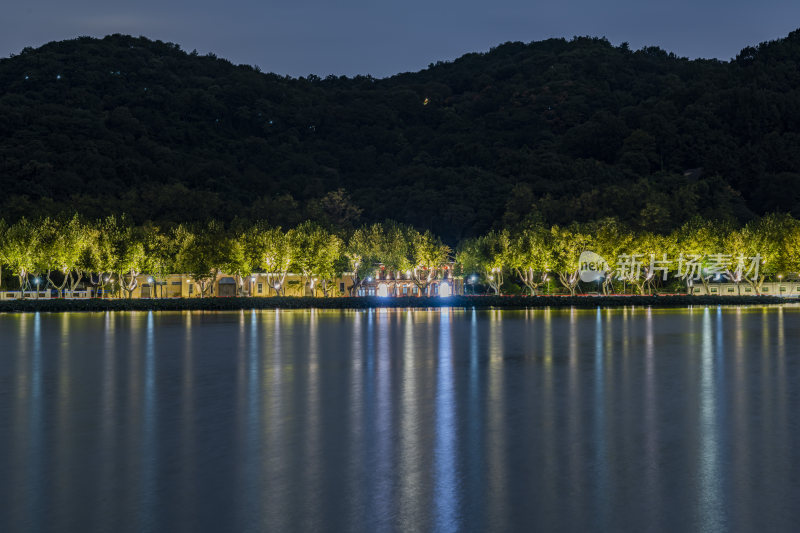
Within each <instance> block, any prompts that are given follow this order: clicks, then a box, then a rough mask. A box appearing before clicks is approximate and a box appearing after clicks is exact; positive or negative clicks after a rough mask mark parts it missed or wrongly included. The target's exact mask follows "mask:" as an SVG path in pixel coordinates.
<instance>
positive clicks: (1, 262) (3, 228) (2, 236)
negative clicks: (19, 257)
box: [0, 218, 8, 286]
mask: <svg viewBox="0 0 800 533" xmlns="http://www.w3.org/2000/svg"><path fill="white" fill-rule="evenodd" d="M7 232H8V224H6V221H5V220H3V219H2V218H0V286H2V285H3V267H4V266H6V265H8V254H7V252H6V233H7Z"/></svg>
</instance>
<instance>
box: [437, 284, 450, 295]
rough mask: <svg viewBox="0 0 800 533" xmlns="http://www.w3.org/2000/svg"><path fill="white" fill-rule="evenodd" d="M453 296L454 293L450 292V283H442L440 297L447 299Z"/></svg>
mask: <svg viewBox="0 0 800 533" xmlns="http://www.w3.org/2000/svg"><path fill="white" fill-rule="evenodd" d="M451 294H452V291H451V290H450V284H449V283H441V284H440V285H439V297H440V298H447V297H448V296H450V295H451Z"/></svg>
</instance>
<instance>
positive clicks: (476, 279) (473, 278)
mask: <svg viewBox="0 0 800 533" xmlns="http://www.w3.org/2000/svg"><path fill="white" fill-rule="evenodd" d="M470 280H471V281H472V283H475V282H476V281H478V276H475V275H473V276H472V277H471V278H470Z"/></svg>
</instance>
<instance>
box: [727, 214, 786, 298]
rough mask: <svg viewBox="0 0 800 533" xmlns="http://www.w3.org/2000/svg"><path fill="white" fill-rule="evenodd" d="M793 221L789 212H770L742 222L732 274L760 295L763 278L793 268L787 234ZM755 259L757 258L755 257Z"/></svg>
mask: <svg viewBox="0 0 800 533" xmlns="http://www.w3.org/2000/svg"><path fill="white" fill-rule="evenodd" d="M796 226H797V222H796V221H795V220H794V219H793V218H792V217H791V216H789V215H785V214H770V215H766V216H763V217H761V218H759V219H757V220H753V221H750V222H748V223H747V224H745V226H744V227H743V228H742V229H741V230H740V231H739V234H740V236H739V237H738V239H737V242H736V243H735V244H737V245H738V246H741V248H740V249H739V253H738V255H737V257H738V260H736V267H735V268H734V273H735V274H736V275H738V276H740V277H741V278H742V279H743V280H744V281H746V282H747V283H748V284H749V285H750V286H751V287H753V290H755V291H756V294H761V291H762V286H763V284H764V281H765V280H766V279H767V278H768V277H770V276H775V275H777V274H779V273H781V272H792V271H794V270H795V268H794V267H795V265H796V264H797V263H796V260H797V257H796V256H793V255H792V252H793V245H792V244H791V240H790V238H791V236H792V235H794V234H795V232H796ZM759 259H760V261H758V262H756V261H757V260H759Z"/></svg>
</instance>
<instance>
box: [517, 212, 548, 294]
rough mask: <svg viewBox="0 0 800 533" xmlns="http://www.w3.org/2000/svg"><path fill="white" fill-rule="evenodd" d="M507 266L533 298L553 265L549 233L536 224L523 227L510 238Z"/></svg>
mask: <svg viewBox="0 0 800 533" xmlns="http://www.w3.org/2000/svg"><path fill="white" fill-rule="evenodd" d="M508 251H509V254H508V264H509V266H510V267H511V268H512V269H513V270H514V272H516V273H517V275H518V276H519V278H520V280H521V281H522V283H523V284H524V285H525V286H526V287H527V288H528V291H529V292H530V295H531V296H535V295H536V292H537V291H538V290H539V288H540V287H541V286H542V285H543V284H544V283H545V282H547V276H548V272H549V270H550V267H551V265H552V264H553V247H552V243H551V239H550V232H549V231H548V230H547V228H545V227H544V226H542V225H540V224H537V225H531V226H528V227H525V228H523V229H521V230H520V231H518V232H517V233H516V234H514V235H513V236H512V237H511V240H510V243H509V249H508Z"/></svg>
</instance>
